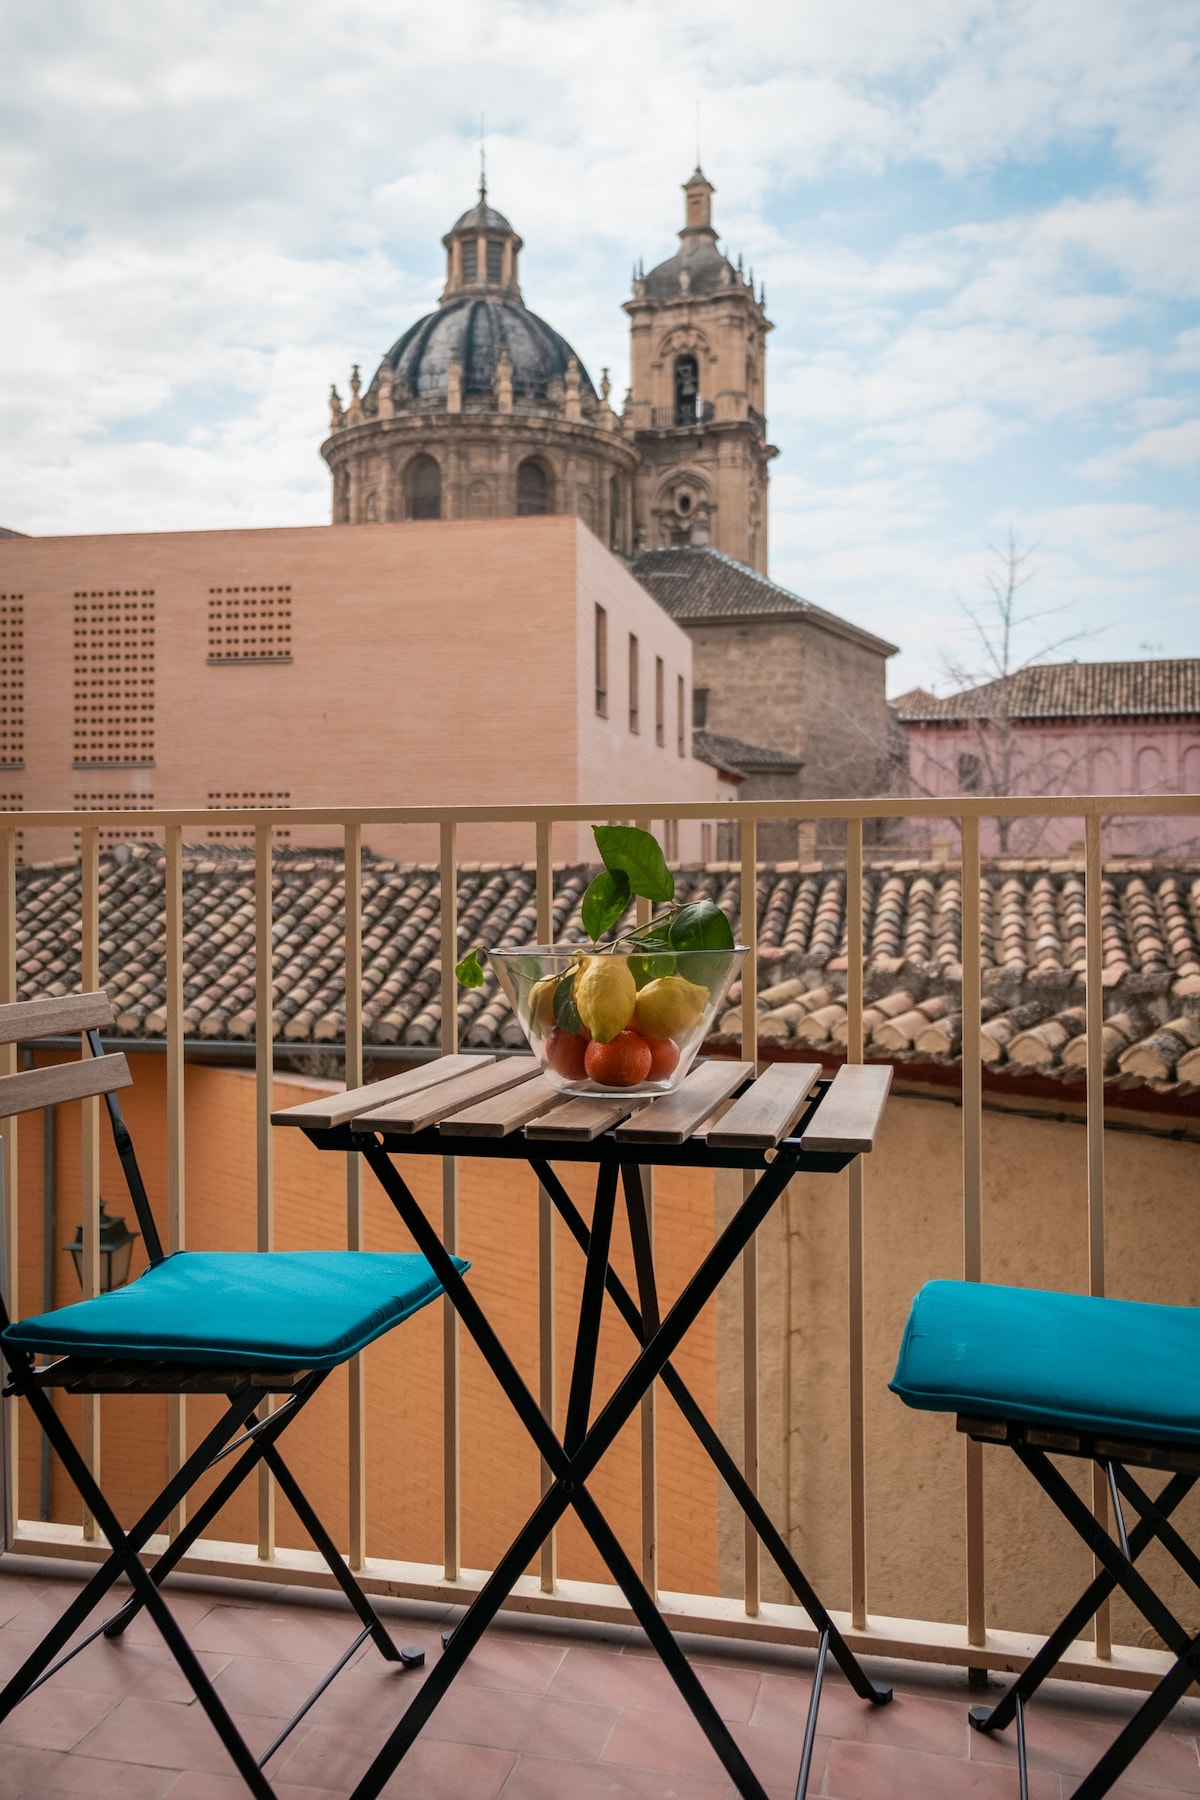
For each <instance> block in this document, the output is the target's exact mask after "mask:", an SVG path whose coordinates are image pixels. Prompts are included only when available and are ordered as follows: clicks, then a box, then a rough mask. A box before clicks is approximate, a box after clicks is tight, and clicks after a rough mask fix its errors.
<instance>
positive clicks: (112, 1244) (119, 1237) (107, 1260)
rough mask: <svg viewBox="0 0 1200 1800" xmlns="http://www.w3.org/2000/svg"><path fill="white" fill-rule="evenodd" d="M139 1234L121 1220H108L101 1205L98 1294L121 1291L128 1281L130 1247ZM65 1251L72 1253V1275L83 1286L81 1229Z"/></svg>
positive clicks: (77, 1228) (65, 1247)
mask: <svg viewBox="0 0 1200 1800" xmlns="http://www.w3.org/2000/svg"><path fill="white" fill-rule="evenodd" d="M137 1238H138V1234H137V1232H136V1231H130V1230H129V1227H128V1226H127V1225H126V1223H125V1221H124V1219H122V1218H115V1219H110V1218H109V1216H108V1214H107V1213H106V1212H105V1210H104V1201H103V1200H101V1202H100V1292H101V1293H102V1294H111V1292H112V1290H113V1289H114V1288H119V1287H124V1286H125V1283H126V1282H127V1281H128V1280H129V1262H130V1258H131V1257H132V1255H133V1246H134V1245H135V1244H136V1243H137ZM63 1249H64V1250H68V1251H70V1253H71V1259H72V1261H73V1262H74V1264H75V1273H76V1275H78V1277H79V1285H80V1287H82V1286H83V1226H82V1224H80V1225H77V1226H76V1227H75V1236H74V1237H73V1238H72V1239H71V1242H70V1243H69V1244H64V1245H63Z"/></svg>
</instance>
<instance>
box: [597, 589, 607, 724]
mask: <svg viewBox="0 0 1200 1800" xmlns="http://www.w3.org/2000/svg"><path fill="white" fill-rule="evenodd" d="M596 711H597V712H598V713H599V714H600V717H601V718H602V719H607V717H608V614H607V613H606V612H605V610H604V608H603V607H602V606H598V607H597V608H596Z"/></svg>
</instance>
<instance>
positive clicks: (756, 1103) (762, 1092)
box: [708, 1062, 821, 1150]
mask: <svg viewBox="0 0 1200 1800" xmlns="http://www.w3.org/2000/svg"><path fill="white" fill-rule="evenodd" d="M820 1074H821V1065H820V1063H783V1062H778V1063H772V1064H771V1066H770V1068H769V1069H767V1070H766V1071H765V1073H764V1074H762V1075H760V1076H759V1078H758V1080H757V1081H756V1082H755V1083H754V1084H753V1086H752V1087H749V1088H747V1090H746V1092H745V1093H744V1094H743V1095H742V1097H741V1099H740V1100H735V1101H734V1103H733V1105H732V1106H731V1107H730V1109H729V1111H728V1112H727V1113H726V1114H725V1117H724V1118H723V1119H722V1120H721V1121H720V1122H719V1124H717V1125H714V1126H713V1128H712V1130H711V1131H710V1132H709V1134H708V1142H709V1143H710V1144H711V1145H712V1146H713V1147H714V1148H717V1149H723V1150H770V1149H773V1148H774V1146H775V1145H776V1144H778V1143H779V1141H780V1139H781V1138H785V1137H786V1136H787V1134H788V1132H789V1131H790V1130H791V1129H792V1126H793V1125H794V1124H795V1123H796V1120H797V1119H798V1118H799V1117H800V1114H801V1113H802V1112H803V1110H804V1105H805V1102H806V1100H807V1098H808V1095H809V1093H810V1091H811V1089H812V1087H813V1084H814V1083H815V1082H816V1080H817V1079H818V1077H819V1076H820Z"/></svg>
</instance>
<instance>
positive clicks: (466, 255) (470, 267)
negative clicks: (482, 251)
mask: <svg viewBox="0 0 1200 1800" xmlns="http://www.w3.org/2000/svg"><path fill="white" fill-rule="evenodd" d="M462 259H463V280H464V281H474V279H475V274H476V271H477V269H478V267H479V245H478V244H477V243H476V242H475V239H474V238H467V239H466V240H465V241H464V243H463V247H462Z"/></svg>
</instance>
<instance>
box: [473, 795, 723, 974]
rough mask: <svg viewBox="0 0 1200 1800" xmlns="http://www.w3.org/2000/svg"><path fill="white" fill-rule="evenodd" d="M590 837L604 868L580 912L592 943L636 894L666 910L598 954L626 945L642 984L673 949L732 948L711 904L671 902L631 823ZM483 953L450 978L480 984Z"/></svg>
mask: <svg viewBox="0 0 1200 1800" xmlns="http://www.w3.org/2000/svg"><path fill="white" fill-rule="evenodd" d="M593 834H594V836H595V839H596V848H597V849H598V850H599V852H600V860H601V861H602V862H603V864H604V867H603V869H602V870H601V871H600V873H599V875H597V876H596V877H595V879H594V880H593V881H591V882H590V883H589V885H588V889H587V892H586V893H585V894H584V896H583V904H582V907H581V909H580V910H581V913H582V917H583V928H584V930H585V931H586V932H587V934H588V936H589V937H590V938H591V940H592V943H593V944H595V945H597V946H599V943H600V939H601V938H602V937H603V936H604V934H605V933H606V932H608V931H611V930H612V928H613V926H614V925H617V924H619V923H620V921H621V919H622V918H624V916H625V913H626V911H627V910H628V907H629V903H630V901H631V900H632V899H633V898H634V897H635V896H636V897H638V898H640V899H643V900H650V901H653V902H655V903H657V904H658V905H660V906H665V908H666V910H665V911H664V912H660V913H657V914H656V915H655V916H654V917H653V918H651V919H649V920H647V921H646V923H645V924H644V925H636V926H634V927H633V929H632V930H630V931H623V932H620V933H619V934H618V935H617V937H615V938H614V939H613V941H612V943H611V944H607V945H605V946H603V950H604V951H608V952H611V951H614V950H617V949H618V948H620V947H621V946H622V945H625V946H627V947H628V948H629V949H630V950H632V951H634V952H636V953H638V955H639V956H640V957H644V958H645V964H646V966H645V969H644V971H642V973H643V974H644V978H645V979H646V980H653V979H654V978H655V976H657V975H660V974H670V973H671V972H672V971H673V970H674V967H675V964H674V962H673V960H671V956H672V952H673V951H676V950H712V951H722V950H732V949H733V947H734V944H733V929H732V927H731V926H730V923H729V920H728V919H727V918H726V917H725V914H724V913H723V912H722V911H721V909H720V907H719V906H716V905H715V904H714V903H713V901H711V900H693V901H689V902H687V903H683V902H681V903H679V904H676V903H675V877H674V876H673V875H672V873H671V871H670V869H668V867H667V865H666V861H665V859H664V857H663V853H662V850H661V849H660V848H659V844H658V840H657V839H656V838H655V837H653V836H652V835H651V833H650V832H648V831H642V830H640V829H639V827H638V826H636V825H597V826H595V827H594V830H593ZM485 954H486V952H485V951H483V950H482V949H475V950H469V951H468V952H467V954H466V955H465V956H464V957H463V958H462V960H461V962H459V963H458V965H457V966H456V968H455V974H456V975H457V976H458V979H459V981H460V982H461V983H462V985H463V986H464V987H468V988H478V987H482V986H483V981H484V975H483V968H482V966H481V964H480V961H479V958H480V956H481V955H485ZM660 964H661V965H662V966H655V965H660ZM572 979H573V978H572Z"/></svg>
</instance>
